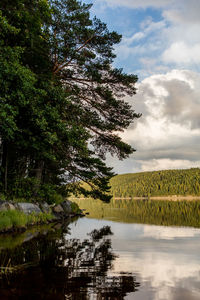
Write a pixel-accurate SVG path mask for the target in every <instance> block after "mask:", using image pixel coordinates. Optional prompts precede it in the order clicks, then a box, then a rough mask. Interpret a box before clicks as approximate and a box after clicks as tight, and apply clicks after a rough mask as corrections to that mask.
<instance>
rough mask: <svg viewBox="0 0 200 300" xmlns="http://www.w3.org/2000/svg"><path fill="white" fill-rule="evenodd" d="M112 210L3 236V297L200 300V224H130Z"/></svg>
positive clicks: (0, 290)
mask: <svg viewBox="0 0 200 300" xmlns="http://www.w3.org/2000/svg"><path fill="white" fill-rule="evenodd" d="M82 206H85V207H87V209H88V210H89V206H87V203H86V202H84V204H83V205H82ZM107 208H108V207H107ZM108 209H109V212H110V213H109V218H110V219H109V220H108V218H107V217H105V216H104V213H105V211H104V212H102V211H101V214H100V217H98V218H97V217H96V216H95V214H94V216H95V218H94V217H93V215H92V214H91V215H90V218H81V219H78V220H74V221H73V222H71V223H69V224H65V225H62V226H61V225H59V224H57V225H56V226H55V225H54V226H53V227H43V228H40V230H38V229H35V230H33V229H32V230H31V231H29V232H26V233H24V234H22V235H17V236H13V237H10V236H7V237H6V236H4V237H0V261H1V275H0V299H55V300H57V299H58V300H59V299H63V300H64V299H77V300H79V299H80V300H81V299H89V300H93V299H95V300H96V299H97V300H99V299H136V300H143V299H144V300H146V299H147V300H151V299H155V300H197V299H198V300H199V299H200V229H199V228H194V227H189V226H188V227H186V226H185V227H181V226H158V225H154V224H142V223H140V224H139V223H134V222H131V220H129V222H128V223H126V222H125V221H124V218H122V219H121V220H120V218H119V213H118V214H116V211H117V210H119V209H120V208H118V207H117V205H116V207H112V208H111V207H109V208H108ZM104 210H105V209H104ZM129 210H130V209H129ZM124 213H125V211H124Z"/></svg>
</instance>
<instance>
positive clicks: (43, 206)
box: [39, 202, 51, 214]
mask: <svg viewBox="0 0 200 300" xmlns="http://www.w3.org/2000/svg"><path fill="white" fill-rule="evenodd" d="M39 207H40V209H41V211H42V212H43V213H47V214H48V213H50V212H51V208H50V207H49V205H48V204H47V203H46V202H42V203H40V204H39Z"/></svg>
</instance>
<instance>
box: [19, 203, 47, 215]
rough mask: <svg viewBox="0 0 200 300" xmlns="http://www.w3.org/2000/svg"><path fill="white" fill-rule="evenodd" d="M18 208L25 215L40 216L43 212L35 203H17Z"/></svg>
mask: <svg viewBox="0 0 200 300" xmlns="http://www.w3.org/2000/svg"><path fill="white" fill-rule="evenodd" d="M17 208H18V209H19V210H20V211H22V212H23V213H25V214H31V213H35V214H39V213H41V212H42V211H41V209H40V208H39V206H38V205H36V204H33V203H22V202H19V203H17Z"/></svg>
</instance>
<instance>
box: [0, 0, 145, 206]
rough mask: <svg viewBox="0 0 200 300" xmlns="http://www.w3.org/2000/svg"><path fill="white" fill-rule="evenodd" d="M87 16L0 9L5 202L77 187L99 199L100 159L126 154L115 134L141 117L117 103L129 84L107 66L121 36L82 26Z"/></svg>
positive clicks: (66, 5) (63, 8)
mask: <svg viewBox="0 0 200 300" xmlns="http://www.w3.org/2000/svg"><path fill="white" fill-rule="evenodd" d="M90 8H91V4H84V3H82V2H79V1H77V0H62V1H61V0H49V1H48V0H16V1H15V2H14V3H13V1H11V0H2V1H1V3H0V82H1V86H0V89H1V93H0V151H1V159H0V170H1V172H0V177H1V186H0V189H1V191H2V192H5V193H7V194H8V195H9V196H13V197H15V196H16V197H28V198H33V197H35V198H43V199H46V200H48V201H49V202H50V201H52V199H53V198H54V197H55V195H56V193H58V194H63V195H64V194H66V193H67V192H71V191H74V189H75V188H76V189H77V188H78V189H80V190H81V192H82V193H84V194H85V195H88V194H92V195H93V196H94V197H98V198H102V199H104V200H107V199H109V196H108V195H107V191H108V190H109V186H108V182H109V179H110V178H111V177H112V176H113V172H112V170H111V168H109V167H107V166H106V164H105V158H106V154H107V153H111V154H112V155H117V156H118V157H119V159H123V158H126V157H127V156H128V155H129V154H130V153H132V152H133V151H134V149H133V148H132V147H131V146H130V145H128V144H127V143H125V142H123V141H122V140H121V138H120V137H119V136H118V132H120V131H123V130H124V129H126V128H127V127H128V126H129V125H130V124H131V122H133V120H134V119H136V118H138V117H139V116H140V115H139V114H136V113H135V112H134V110H133V109H132V108H131V106H130V105H129V104H128V103H127V102H125V101H124V97H125V96H126V95H129V96H132V95H134V94H135V92H136V90H135V83H136V81H137V76H135V75H127V74H125V73H124V72H123V70H122V69H116V68H114V67H113V65H112V63H113V60H114V58H115V54H114V46H115V45H116V44H117V43H119V42H120V40H121V35H119V34H117V33H116V32H110V31H109V30H108V28H107V26H106V24H104V23H102V22H101V21H100V20H99V19H97V18H96V17H95V18H93V19H91V17H90ZM82 181H85V182H88V183H89V184H90V186H91V191H87V190H85V191H84V190H83V188H82V186H81V184H80V185H79V184H77V182H82ZM66 183H67V188H66ZM75 183H76V184H75Z"/></svg>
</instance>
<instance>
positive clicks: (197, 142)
mask: <svg viewBox="0 0 200 300" xmlns="http://www.w3.org/2000/svg"><path fill="white" fill-rule="evenodd" d="M85 2H87V3H91V1H88V0H87V1H86V0H85ZM91 12H92V14H93V15H96V16H97V17H98V18H100V19H101V20H102V21H104V22H105V23H106V24H107V25H108V28H109V29H110V30H115V31H117V32H118V33H121V34H122V35H123V39H122V41H121V43H120V44H119V45H117V46H116V49H115V51H116V54H117V58H116V60H115V63H114V65H115V66H116V67H120V68H121V67H122V68H123V69H124V71H125V72H127V73H133V74H137V75H138V77H139V81H138V84H137V88H138V92H137V95H136V96H134V97H132V98H126V101H128V102H129V103H131V104H132V106H133V108H134V109H135V110H136V111H137V112H140V113H142V118H140V120H138V121H136V122H135V123H134V124H133V125H131V126H130V128H129V129H128V130H126V131H125V132H124V133H123V134H122V137H123V139H124V140H125V141H127V142H129V143H130V144H131V145H132V146H133V147H134V148H135V149H136V150H137V152H136V153H134V154H133V155H131V157H130V158H129V159H127V160H125V161H122V162H121V161H120V162H119V161H118V160H117V159H115V158H112V157H108V163H109V164H110V165H111V166H113V167H114V170H115V171H116V172H117V173H128V172H140V171H151V170H159V169H169V168H171V169H179V168H190V167H199V166H200V158H199V153H200V35H199V32H200V17H199V16H200V1H199V0H190V1H189V0H94V1H93V7H92V10H91Z"/></svg>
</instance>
